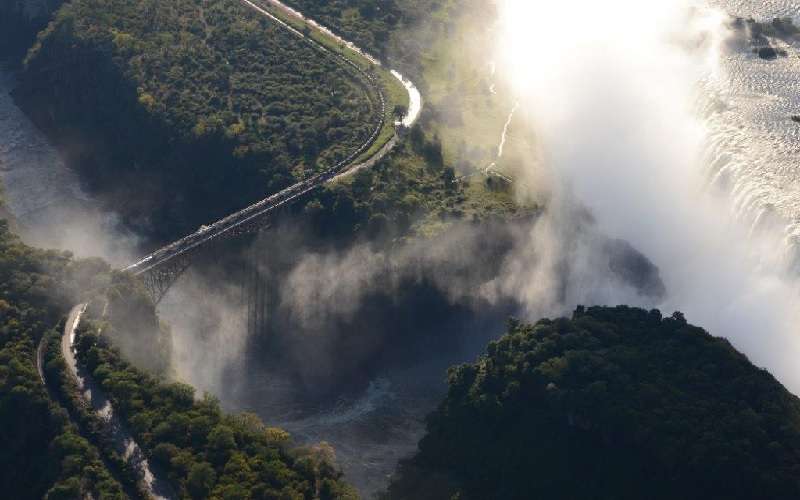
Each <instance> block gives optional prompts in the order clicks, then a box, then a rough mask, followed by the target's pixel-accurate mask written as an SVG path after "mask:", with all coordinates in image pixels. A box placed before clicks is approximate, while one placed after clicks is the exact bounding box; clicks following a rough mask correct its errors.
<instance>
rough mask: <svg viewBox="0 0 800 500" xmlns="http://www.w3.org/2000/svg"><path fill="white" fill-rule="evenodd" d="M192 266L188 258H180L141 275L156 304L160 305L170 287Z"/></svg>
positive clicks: (148, 292)
mask: <svg viewBox="0 0 800 500" xmlns="http://www.w3.org/2000/svg"><path fill="white" fill-rule="evenodd" d="M190 265H191V261H190V259H189V257H188V256H180V257H176V258H174V259H170V260H169V261H168V262H166V263H165V264H163V265H161V266H158V267H155V268H153V269H150V270H149V271H147V272H146V273H144V274H142V275H141V279H142V282H143V283H144V286H145V288H146V289H147V294H148V295H149V296H150V299H152V301H153V303H154V304H156V305H158V303H159V302H161V300H162V299H163V298H164V296H165V295H166V294H167V292H168V291H169V289H170V287H171V286H172V285H173V284H174V283H175V282H176V281H177V280H178V278H180V277H181V275H182V274H183V273H184V272H186V270H187V269H189V266H190Z"/></svg>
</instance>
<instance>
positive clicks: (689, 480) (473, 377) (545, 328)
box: [387, 306, 800, 500]
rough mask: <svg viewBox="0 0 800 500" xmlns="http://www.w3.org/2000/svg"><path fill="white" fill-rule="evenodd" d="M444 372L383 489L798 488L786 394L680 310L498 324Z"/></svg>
mask: <svg viewBox="0 0 800 500" xmlns="http://www.w3.org/2000/svg"><path fill="white" fill-rule="evenodd" d="M448 377H449V384H450V388H449V392H448V394H447V397H446V398H445V400H444V401H443V403H442V404H441V406H440V407H439V408H438V409H437V410H436V411H435V412H434V413H433V414H432V415H430V417H429V418H428V421H427V434H426V435H425V437H424V438H423V439H422V441H421V442H420V445H419V452H418V453H417V455H416V456H415V457H413V459H411V460H409V461H407V462H405V463H403V464H402V466H401V468H400V472H399V475H398V477H396V478H395V480H394V482H393V484H392V485H391V487H390V492H389V494H388V495H387V498H398V499H400V498H402V499H407V498H415V499H442V498H460V499H465V500H466V499H480V500H487V499H516V498H518V499H527V498H565V499H567V498H570V499H571V498H574V499H578V498H597V499H632V500H633V499H641V498H651V499H676V498H686V499H707V498H726V499H731V498H736V499H753V498H770V499H790V498H798V497H800V479H798V477H799V476H798V472H800V400H798V398H797V397H795V396H793V395H792V394H790V393H789V392H788V391H787V390H786V389H785V388H784V387H783V386H781V385H780V384H779V383H778V382H777V381H776V380H775V379H774V378H773V377H772V376H771V375H770V374H769V373H767V372H766V371H765V370H762V369H758V368H756V367H754V366H753V365H752V364H751V363H750V362H749V361H748V360H747V359H746V358H745V356H743V355H742V354H739V353H738V352H737V351H736V350H735V349H734V348H733V347H732V346H731V345H730V344H729V343H728V342H727V341H726V340H723V339H719V338H714V337H712V336H710V335H709V334H708V333H706V332H705V331H704V330H702V329H701V328H698V327H695V326H691V325H690V324H688V323H687V322H686V320H685V319H684V317H683V315H681V314H680V313H675V314H674V315H673V316H671V317H662V315H661V313H659V312H658V311H649V312H648V311H644V310H640V309H634V308H628V307H624V306H620V307H617V308H602V307H593V308H590V309H584V308H578V310H577V311H576V312H575V314H574V315H573V317H572V318H561V319H556V320H542V321H540V322H538V323H537V324H535V325H525V324H521V323H519V322H512V323H511V325H510V328H509V331H508V333H507V335H505V336H504V337H502V338H501V339H500V340H498V341H496V342H492V343H491V344H490V345H489V347H488V352H487V354H486V355H485V356H483V357H482V358H480V359H479V360H478V361H477V362H476V363H474V364H467V365H462V366H458V367H454V368H452V369H451V370H450V372H449V376H448Z"/></svg>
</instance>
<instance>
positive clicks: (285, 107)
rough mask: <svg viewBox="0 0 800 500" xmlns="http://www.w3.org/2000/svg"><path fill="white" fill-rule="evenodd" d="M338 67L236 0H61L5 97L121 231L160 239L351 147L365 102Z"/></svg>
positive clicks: (366, 123) (370, 112)
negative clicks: (120, 222)
mask: <svg viewBox="0 0 800 500" xmlns="http://www.w3.org/2000/svg"><path fill="white" fill-rule="evenodd" d="M345 66H346V65H343V64H342V63H341V62H340V61H338V60H337V59H336V58H332V57H326V56H324V55H322V54H321V53H320V52H319V51H318V50H316V49H314V48H313V47H312V46H311V45H309V44H308V43H306V42H303V41H302V40H301V39H299V38H298V37H296V36H294V35H292V34H291V33H289V32H288V31H287V30H286V29H284V28H282V27H280V26H278V25H277V24H276V23H274V22H272V21H270V20H267V19H266V18H265V17H263V16H260V15H258V14H256V13H255V12H254V11H253V10H252V9H249V8H247V7H245V6H244V5H242V4H240V3H238V2H229V1H224V0H209V1H206V2H193V1H189V0H181V1H177V2H159V1H156V0H145V1H142V2H128V1H119V0H75V1H74V2H71V3H69V4H67V5H65V6H64V7H62V8H61V9H60V10H59V12H58V13H57V15H56V16H55V19H54V22H53V23H52V24H51V25H50V26H49V27H48V28H47V30H45V31H44V32H43V33H42V34H41V35H40V39H39V43H38V44H37V45H36V46H35V47H34V48H33V49H32V50H31V53H30V54H29V57H28V59H27V63H26V69H25V72H24V74H23V75H22V83H21V86H20V88H19V89H18V91H17V99H18V101H19V102H21V103H22V104H23V106H24V108H25V109H26V111H27V112H28V113H29V114H30V115H31V116H32V117H33V118H34V119H35V121H36V122H37V123H38V124H40V125H41V126H43V127H44V128H45V129H46V130H48V131H49V132H50V133H51V136H52V137H54V138H55V139H56V141H57V142H58V143H59V144H60V145H61V147H62V150H64V151H65V152H66V154H67V157H68V160H69V163H70V164H71V165H73V166H75V167H77V168H78V169H80V170H81V171H82V172H84V173H85V174H86V176H87V177H88V178H89V180H90V181H92V183H93V184H94V185H95V186H96V187H98V188H100V189H101V191H105V192H106V193H109V197H110V198H113V200H114V204H115V206H116V207H117V208H118V209H121V210H122V211H123V213H124V215H126V216H127V217H128V219H129V222H131V223H132V225H133V226H138V227H140V228H142V229H144V230H145V231H147V232H150V233H152V234H154V235H155V236H157V237H164V238H166V237H169V236H174V235H175V234H177V233H180V232H182V231H186V230H187V229H194V228H195V227H197V226H199V225H200V224H202V223H207V222H209V221H211V220H214V219H215V218H217V217H219V216H222V215H227V214H228V213H230V212H232V211H234V210H236V209H239V208H242V207H243V206H245V205H247V204H248V203H249V202H252V201H254V200H255V199H258V198H261V197H263V196H264V195H265V194H267V193H272V192H275V191H277V190H279V189H280V188H283V187H285V186H287V185H289V184H291V183H293V182H295V181H297V180H298V179H301V178H304V177H306V176H308V175H310V174H311V173H313V172H316V171H318V170H319V169H320V168H321V167H324V166H330V165H332V164H334V163H335V162H336V161H338V160H340V159H342V158H344V157H345V156H347V155H348V154H349V153H352V152H353V151H354V150H355V149H357V148H358V146H360V145H361V144H362V143H363V142H364V141H365V140H366V138H367V137H369V135H370V133H371V132H372V130H373V129H374V125H375V118H376V116H377V115H376V109H377V102H376V99H375V96H373V95H371V92H369V91H368V89H367V87H366V86H365V85H364V84H363V82H362V81H361V79H359V78H357V77H356V74H357V73H356V72H355V71H347V70H346V69H344V67H345Z"/></svg>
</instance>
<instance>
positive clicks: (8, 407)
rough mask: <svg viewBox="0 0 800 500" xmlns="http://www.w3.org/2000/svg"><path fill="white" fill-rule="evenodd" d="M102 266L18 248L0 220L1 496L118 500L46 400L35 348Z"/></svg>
mask: <svg viewBox="0 0 800 500" xmlns="http://www.w3.org/2000/svg"><path fill="white" fill-rule="evenodd" d="M106 269H107V267H106V266H105V265H104V264H102V263H101V262H98V261H94V260H90V261H75V260H73V259H72V258H71V257H70V255H69V254H68V253H61V252H53V251H42V250H35V249H32V248H30V247H28V246H26V245H24V244H22V243H21V242H20V241H19V239H18V238H17V237H16V236H15V235H13V234H12V233H11V232H10V231H9V230H8V225H7V223H6V222H5V221H0V442H1V443H3V445H2V447H0V463H2V464H3V467H2V468H0V491H2V492H3V493H2V496H3V497H4V498H15V499H40V498H42V497H44V496H45V495H47V498H48V499H50V500H56V499H64V500H66V499H74V498H84V497H85V496H86V495H88V494H91V495H92V496H94V498H107V499H112V498H124V493H123V492H122V488H121V486H120V484H119V483H118V482H116V481H115V480H114V479H113V478H112V476H111V474H110V473H109V471H108V470H107V469H106V468H105V466H104V465H103V463H102V462H101V460H100V458H99V454H98V451H97V449H96V448H95V447H94V446H93V445H92V444H90V443H89V442H88V441H87V440H86V439H84V438H83V437H82V436H81V435H80V433H79V432H78V429H77V428H76V427H75V426H74V425H73V424H71V423H70V420H69V418H68V415H67V413H66V411H65V410H64V409H62V408H61V407H60V406H59V405H58V404H57V402H56V401H54V400H53V399H51V398H50V397H49V395H48V392H47V391H46V390H45V387H44V385H43V384H42V382H41V380H40V378H39V374H38V373H37V369H36V346H37V344H38V341H39V339H41V338H42V336H43V335H45V334H46V333H47V332H48V331H49V330H50V329H51V328H54V327H55V326H56V325H57V324H58V322H59V319H60V317H61V315H63V314H64V313H65V312H66V310H67V308H68V307H69V305H70V302H69V298H70V297H78V296H79V295H80V294H79V293H78V290H79V289H83V288H90V287H91V286H92V285H93V281H94V279H95V278H96V277H97V276H98V275H101V274H102V273H103V272H104V271H105V270H106Z"/></svg>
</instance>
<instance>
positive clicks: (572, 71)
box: [498, 0, 800, 391]
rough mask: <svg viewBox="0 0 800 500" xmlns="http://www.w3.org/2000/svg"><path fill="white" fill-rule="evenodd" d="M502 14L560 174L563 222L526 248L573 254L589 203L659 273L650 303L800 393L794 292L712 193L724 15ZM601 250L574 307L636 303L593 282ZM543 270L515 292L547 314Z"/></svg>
mask: <svg viewBox="0 0 800 500" xmlns="http://www.w3.org/2000/svg"><path fill="white" fill-rule="evenodd" d="M500 7H501V8H500V10H501V16H502V25H503V28H502V30H501V31H502V33H503V39H502V40H501V42H500V45H499V46H500V48H501V54H500V57H499V61H502V64H500V66H499V67H498V72H499V73H500V74H501V75H503V74H504V75H507V76H508V77H509V78H510V79H511V83H512V85H513V86H514V88H515V89H516V91H517V92H518V94H519V98H520V101H521V103H522V104H521V109H520V113H526V115H527V118H528V119H529V121H531V122H533V123H534V124H535V130H536V134H537V138H538V139H539V141H540V144H541V148H542V158H543V159H544V161H545V163H546V165H548V166H549V168H551V169H552V175H553V177H554V182H553V186H552V187H551V189H552V193H551V201H550V219H551V221H550V223H547V224H543V225H542V226H543V227H538V228H537V230H536V231H535V232H534V233H533V234H532V235H531V239H530V242H529V248H528V252H529V253H536V254H538V255H543V254H544V255H547V254H548V252H549V253H553V252H557V251H558V250H559V249H561V248H564V244H563V242H560V241H559V240H560V239H562V238H563V236H564V234H565V229H564V227H563V225H564V224H569V220H570V217H571V215H570V214H574V213H576V212H578V211H579V208H575V207H576V206H585V207H586V208H587V209H588V210H589V211H590V212H591V214H592V216H593V217H594V218H595V220H596V228H597V230H598V231H600V232H601V233H604V234H607V235H609V236H610V237H613V238H622V239H625V240H627V241H629V242H630V243H632V244H633V245H634V246H635V247H637V248H638V249H639V250H641V251H643V252H644V253H645V254H646V255H647V256H648V257H649V258H650V259H652V260H653V261H654V262H655V264H656V265H658V266H659V267H660V269H661V275H662V277H663V279H664V281H665V284H666V286H667V289H668V297H667V298H666V299H665V300H664V301H663V303H660V304H649V303H647V301H646V300H643V299H638V301H639V304H638V305H643V306H659V307H661V308H662V309H665V310H666V311H670V310H672V309H679V310H681V311H683V312H685V313H686V314H687V317H688V319H689V320H690V321H692V322H694V323H696V324H699V325H701V326H704V327H706V328H707V329H708V330H709V331H710V332H711V333H712V334H715V335H720V336H725V337H727V338H729V339H730V340H731V341H732V342H733V343H734V345H735V346H736V347H738V348H739V349H741V350H743V351H744V352H745V353H746V354H747V355H748V356H749V357H750V358H751V359H752V360H753V362H754V363H756V364H757V365H761V366H766V367H767V368H769V369H770V371H771V372H772V373H774V374H775V375H776V376H777V377H778V378H779V379H780V380H781V381H782V382H783V383H784V384H786V385H787V386H789V388H790V389H793V390H795V391H797V390H800V376H798V373H797V371H796V369H795V366H796V360H797V359H799V356H800V342H798V339H799V337H798V335H797V334H796V329H795V327H794V325H796V324H797V322H796V319H797V318H796V316H797V315H796V313H795V312H794V311H795V310H796V309H797V307H796V305H797V295H796V291H795V289H794V286H793V283H790V282H787V280H786V279H784V277H782V276H781V275H780V268H778V267H777V266H774V265H772V262H770V259H764V258H763V253H762V251H763V250H764V248H765V246H766V245H767V243H764V242H762V241H755V240H754V239H753V238H755V236H753V235H750V232H749V227H743V226H740V225H739V223H738V222H736V221H735V220H734V219H733V218H732V217H730V210H729V205H728V201H727V199H723V198H721V197H718V196H716V195H715V194H713V193H710V192H708V190H707V189H706V185H707V184H706V179H705V178H704V176H703V173H704V171H706V169H705V168H704V165H703V161H704V159H705V158H706V155H705V154H704V151H705V148H706V146H707V143H708V141H707V139H708V137H707V133H706V124H705V123H704V121H703V119H702V117H701V116H700V114H699V113H698V112H697V102H698V89H699V88H700V87H699V85H698V83H699V82H701V81H703V79H705V78H707V77H708V75H710V74H713V73H714V72H715V71H718V70H719V68H718V66H717V55H718V54H719V46H720V40H721V37H722V32H723V24H724V23H723V20H724V16H722V15H721V14H719V13H716V12H713V11H710V10H702V9H698V8H696V7H692V6H690V5H689V4H688V2H684V1H681V0H653V1H650V2H640V1H637V0H610V1H607V2H595V1H591V0H585V1H581V0H568V1H566V2H547V1H539V0H536V1H528V0H505V1H503V2H502V3H501V6H500ZM749 236H750V238H748V237H749ZM590 253H591V251H590V250H589V251H588V252H587V251H584V252H582V253H580V256H582V257H583V259H582V262H581V263H579V264H582V265H579V266H577V267H578V268H579V269H580V270H581V272H582V273H584V274H583V275H582V276H580V280H581V282H582V284H583V285H585V286H580V287H575V290H576V291H575V292H574V293H572V294H570V295H568V296H567V297H566V300H567V302H584V303H614V302H620V303H623V302H630V301H631V300H632V299H631V296H630V294H629V293H628V291H627V290H621V291H619V292H618V293H614V291H613V290H609V287H608V286H606V285H604V283H603V280H592V279H591V277H589V276H587V275H586V273H591V272H592V269H591V267H592V266H591V265H586V263H587V261H586V258H585V257H586V255H587V254H590ZM517 266H519V263H517ZM542 272H543V271H542V267H541V266H540V265H537V267H536V269H535V270H531V271H530V274H529V276H530V280H529V281H528V283H527V285H526V284H525V283H523V282H522V280H520V279H517V280H516V281H515V283H514V284H513V286H515V287H517V288H518V291H519V293H521V294H522V296H523V297H524V298H530V299H531V300H530V301H529V302H530V309H531V311H532V312H537V313H538V312H540V310H541V306H540V304H537V303H535V300H540V299H541V296H542V292H541V290H538V289H539V288H541V287H542V286H543V284H547V283H548V280H547V279H545V277H544V276H542ZM534 278H535V279H534ZM532 289H533V290H532ZM534 299H535V300H534ZM636 301H637V299H635V298H634V299H633V302H634V303H636ZM571 305H574V304H571V303H568V304H565V306H566V307H569V306H571Z"/></svg>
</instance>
